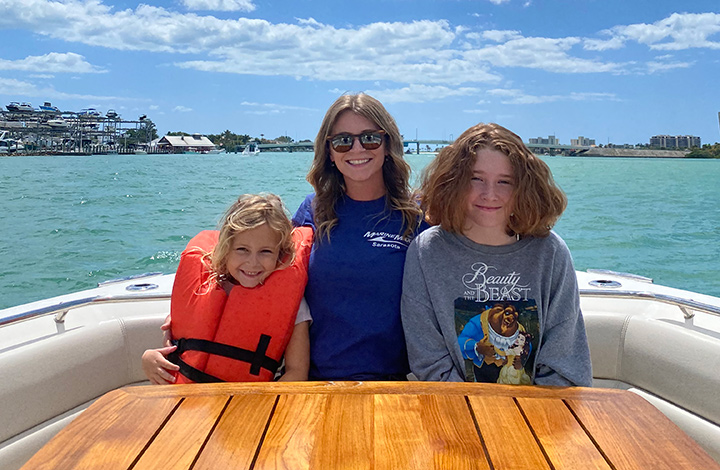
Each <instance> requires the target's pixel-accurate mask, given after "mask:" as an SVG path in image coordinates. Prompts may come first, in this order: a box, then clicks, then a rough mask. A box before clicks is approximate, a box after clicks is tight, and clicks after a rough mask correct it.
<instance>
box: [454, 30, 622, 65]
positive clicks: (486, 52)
mask: <svg viewBox="0 0 720 470" xmlns="http://www.w3.org/2000/svg"><path fill="white" fill-rule="evenodd" d="M489 33H491V36H492V35H494V34H495V33H505V32H489ZM511 33H514V32H511ZM496 37H498V38H500V40H503V39H505V38H509V39H507V40H506V41H505V42H504V43H503V44H498V45H493V46H487V47H482V48H479V49H476V50H472V51H467V52H466V53H465V58H467V59H468V60H472V61H478V62H485V63H488V64H492V65H493V66H495V67H526V68H534V69H542V70H547V71H549V72H562V73H598V72H618V73H619V72H620V71H621V70H622V67H621V66H620V64H615V63H612V62H601V61H599V60H590V59H582V58H579V57H573V56H571V55H570V54H569V53H568V51H570V49H571V48H572V47H573V46H575V45H577V44H579V43H581V39H580V38H575V37H567V38H559V39H553V38H535V37H522V36H519V37H518V36H517V35H504V34H497V35H496Z"/></svg>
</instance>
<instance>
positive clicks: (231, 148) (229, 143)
mask: <svg viewBox="0 0 720 470" xmlns="http://www.w3.org/2000/svg"><path fill="white" fill-rule="evenodd" d="M167 135H174V136H190V135H192V134H188V133H187V132H182V131H177V132H168V133H167ZM206 137H207V138H208V139H210V141H212V143H213V144H215V145H217V146H218V147H222V148H223V149H225V151H227V152H240V151H242V149H243V148H245V146H246V145H247V143H248V142H250V141H251V140H252V141H255V142H257V143H260V144H271V143H278V144H290V143H293V142H294V140H293V138H292V137H290V136H287V135H281V136H279V137H275V138H274V139H266V138H265V136H264V134H260V137H259V138H258V137H251V136H249V135H248V134H235V133H234V132H230V131H229V130H226V131H224V132H222V133H220V134H207V135H206Z"/></svg>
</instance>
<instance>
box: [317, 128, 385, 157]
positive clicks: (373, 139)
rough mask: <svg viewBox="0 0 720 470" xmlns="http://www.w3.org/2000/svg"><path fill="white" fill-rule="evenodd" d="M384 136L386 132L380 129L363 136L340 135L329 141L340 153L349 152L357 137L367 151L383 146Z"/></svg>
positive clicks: (330, 138) (365, 133)
mask: <svg viewBox="0 0 720 470" xmlns="http://www.w3.org/2000/svg"><path fill="white" fill-rule="evenodd" d="M384 134H385V131H384V130H382V129H380V130H377V131H371V132H363V133H362V134H338V135H334V136H331V137H328V138H327V140H329V141H330V145H331V146H332V148H333V150H335V151H336V152H339V153H345V152H349V151H350V149H351V148H352V146H353V143H354V142H355V138H356V137H357V139H358V140H359V141H360V145H362V147H363V148H364V149H365V150H375V149H376V148H378V147H380V145H382V142H383V135H384Z"/></svg>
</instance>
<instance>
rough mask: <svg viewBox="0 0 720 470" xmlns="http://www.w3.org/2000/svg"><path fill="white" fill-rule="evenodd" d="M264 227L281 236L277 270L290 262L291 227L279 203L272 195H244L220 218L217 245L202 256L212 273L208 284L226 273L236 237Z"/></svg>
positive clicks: (281, 204)
mask: <svg viewBox="0 0 720 470" xmlns="http://www.w3.org/2000/svg"><path fill="white" fill-rule="evenodd" d="M265 224H267V226H268V227H270V229H272V231H273V232H275V233H277V234H278V235H279V236H280V242H279V243H278V261H277V266H276V269H283V268H285V267H287V266H289V265H290V264H291V263H292V262H293V260H294V259H295V244H294V243H293V238H292V230H293V226H292V222H290V219H289V218H288V214H287V210H286V209H285V205H284V204H283V202H282V200H281V199H280V198H279V197H278V196H276V195H274V194H243V195H241V196H240V197H238V199H237V201H236V202H235V203H234V204H233V205H232V206H230V208H229V209H228V210H227V211H226V212H225V215H223V218H222V219H221V220H220V235H219V237H218V242H217V245H215V248H214V249H213V251H212V252H210V253H207V254H205V256H204V257H203V262H204V263H205V265H206V266H207V267H208V268H209V269H210V271H211V272H212V274H211V275H210V278H209V279H208V282H209V283H210V284H212V283H213V282H217V281H218V280H220V279H222V278H224V277H225V276H227V275H228V274H229V273H228V270H227V258H228V255H229V253H230V249H231V247H232V243H233V238H234V237H235V235H237V234H239V233H242V232H245V231H247V230H251V229H254V228H257V227H260V226H262V225H265Z"/></svg>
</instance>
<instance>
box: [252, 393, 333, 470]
mask: <svg viewBox="0 0 720 470" xmlns="http://www.w3.org/2000/svg"><path fill="white" fill-rule="evenodd" d="M327 399H328V397H327V396H326V395H306V396H303V395H281V396H280V398H279V399H278V403H277V406H276V407H275V413H274V414H273V417H272V421H271V422H270V426H269V427H268V430H267V434H266V435H265V440H264V441H263V444H262V448H261V449H260V453H259V454H258V457H257V460H256V461H255V467H254V469H255V470H262V469H278V470H283V469H287V470H303V469H309V468H313V467H311V466H310V461H311V457H312V455H313V450H314V445H315V441H316V440H317V434H318V433H319V432H320V427H321V425H322V421H323V419H324V414H323V413H318V411H319V410H323V409H325V405H326V402H327Z"/></svg>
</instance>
